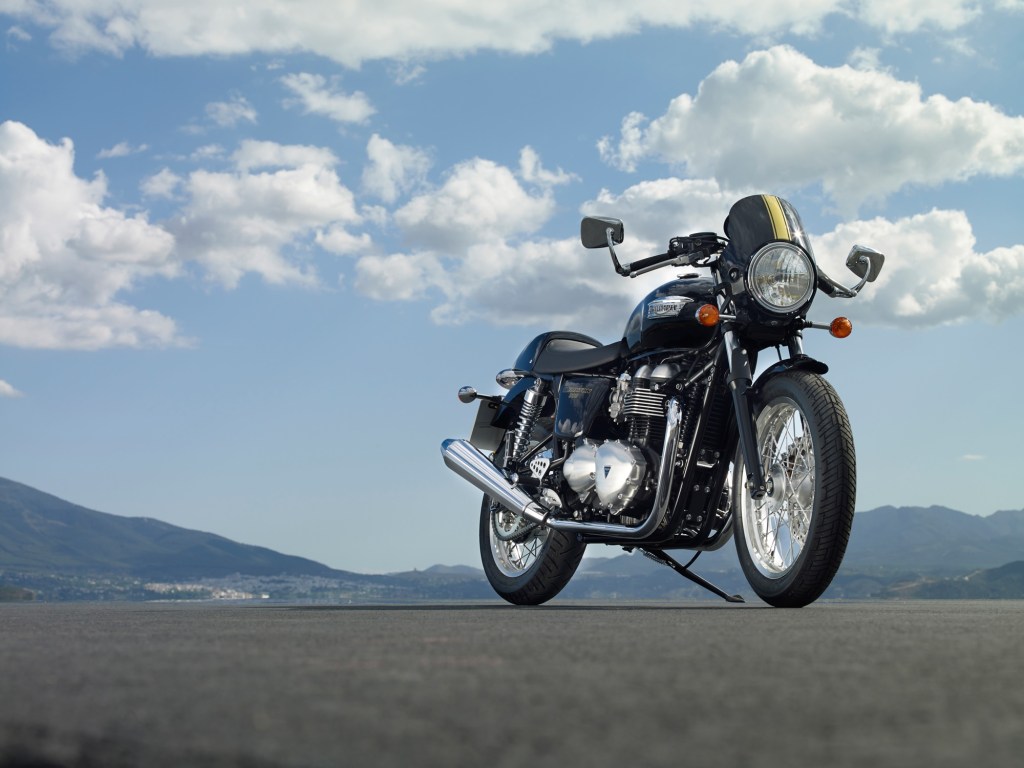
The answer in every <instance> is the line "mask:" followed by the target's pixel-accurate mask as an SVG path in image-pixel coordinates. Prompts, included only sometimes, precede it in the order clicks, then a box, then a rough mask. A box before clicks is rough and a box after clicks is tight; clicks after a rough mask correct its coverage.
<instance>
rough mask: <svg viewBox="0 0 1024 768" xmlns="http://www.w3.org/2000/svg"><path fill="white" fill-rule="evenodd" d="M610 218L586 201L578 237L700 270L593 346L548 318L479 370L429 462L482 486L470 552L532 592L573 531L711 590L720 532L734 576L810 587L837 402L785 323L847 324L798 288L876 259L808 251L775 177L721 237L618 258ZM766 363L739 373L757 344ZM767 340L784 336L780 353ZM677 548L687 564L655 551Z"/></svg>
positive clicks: (821, 367) (816, 584) (821, 553)
mask: <svg viewBox="0 0 1024 768" xmlns="http://www.w3.org/2000/svg"><path fill="white" fill-rule="evenodd" d="M624 232H625V229H624V225H623V223H622V222H621V221H620V220H618V219H614V218H603V217H586V218H584V219H583V221H582V224H581V227H580V237H581V240H582V244H583V246H584V247H585V248H602V249H603V248H607V249H608V251H609V252H610V254H611V260H612V264H613V266H614V268H615V271H616V272H617V273H618V274H619V275H621V276H623V277H630V278H634V277H637V276H639V275H642V274H646V273H648V272H650V271H652V270H655V269H660V268H664V267H682V268H705V269H707V270H708V271H709V273H710V274H704V275H700V274H697V273H693V272H687V273H685V274H681V275H679V276H678V277H676V278H675V279H673V280H670V281H669V282H667V283H665V284H664V285H662V286H661V287H659V288H657V289H656V290H654V291H652V292H651V293H650V294H648V295H647V297H646V298H644V299H643V301H642V302H641V303H640V304H639V306H637V307H636V309H635V310H634V311H633V313H632V314H631V315H630V317H629V319H628V321H627V323H626V328H625V332H624V333H623V337H622V339H621V340H619V341H617V342H615V343H614V344H610V345H603V344H601V342H599V341H598V340H596V339H594V338H591V337H589V336H586V335H584V334H580V333H574V332H569V331H550V332H547V333H542V334H540V335H539V336H537V337H536V338H535V339H533V340H532V341H531V342H530V343H529V344H527V345H526V347H525V349H524V350H523V351H522V353H521V354H520V355H519V357H518V359H517V360H516V361H515V363H514V365H513V366H512V367H511V368H508V369H506V370H503V371H501V372H500V373H498V375H497V377H496V380H497V383H498V384H499V385H500V386H501V387H502V388H503V389H505V390H507V392H506V393H505V394H504V395H503V396H498V395H483V394H480V393H478V392H477V391H476V390H475V389H474V388H473V387H463V388H462V389H461V390H459V399H460V400H461V401H462V402H464V403H473V402H477V403H478V409H477V413H476V419H475V422H474V425H473V429H472V432H471V434H470V437H469V439H468V440H464V439H450V440H445V441H444V442H443V443H442V446H441V452H442V455H443V458H444V461H445V463H446V465H447V466H448V467H449V468H450V469H452V470H454V471H455V472H456V473H457V474H458V475H460V476H461V477H463V478H464V479H466V480H468V481H469V482H470V483H472V484H473V485H474V486H476V487H477V488H478V489H480V490H481V491H483V493H484V498H483V503H482V505H481V510H480V551H481V555H482V559H483V567H484V572H485V573H486V576H487V579H488V581H489V582H490V584H491V586H492V587H493V588H494V590H495V592H496V593H497V594H498V595H500V596H501V597H502V598H504V599H505V600H507V601H508V602H510V603H514V604H520V605H537V604H541V603H544V602H546V601H548V600H550V599H551V598H553V597H554V596H555V595H557V594H558V593H559V592H560V591H561V590H562V588H563V587H564V586H565V585H566V584H567V583H568V582H569V580H570V578H571V577H572V575H573V574H574V573H575V571H576V569H577V567H578V565H579V563H580V560H581V558H582V557H583V553H584V550H585V549H586V546H587V545H588V544H607V545H615V546H621V547H624V548H625V549H626V550H627V551H633V550H639V551H640V552H642V553H643V554H644V555H647V556H648V557H650V558H652V559H653V560H655V561H657V562H660V563H662V564H664V565H667V566H669V567H671V568H673V569H674V570H675V571H677V572H678V573H679V574H680V575H682V576H684V577H686V578H688V579H690V580H692V581H694V582H695V583H697V584H700V585H701V586H702V587H705V588H707V589H709V590H710V591H712V592H713V593H715V594H716V595H718V596H720V597H722V598H724V599H726V600H728V601H730V602H743V599H742V597H740V596H739V595H731V594H728V593H727V592H725V591H724V590H722V589H720V588H719V587H717V586H716V585H714V584H712V583H711V582H709V581H707V580H706V579H704V578H702V577H701V576H699V575H698V574H696V573H694V572H693V571H692V570H690V566H691V565H692V564H693V562H694V561H695V560H696V558H697V557H698V556H699V555H700V554H701V552H704V551H710V550H716V549H718V548H720V547H722V546H723V545H725V544H726V543H727V542H728V541H729V539H730V538H733V539H734V540H735V544H736V552H737V555H738V557H739V562H740V566H741V568H742V570H743V574H744V576H745V577H746V579H747V581H748V583H749V584H750V587H751V588H752V589H753V591H754V592H755V593H756V594H757V595H758V597H760V598H761V599H762V600H764V601H765V602H767V603H769V604H770V605H773V606H779V607H802V606H805V605H808V604H809V603H812V602H813V601H815V600H816V599H817V598H818V597H820V596H821V594H822V593H823V592H824V591H825V589H826V588H827V587H828V585H829V584H830V583H831V581H832V578H833V577H834V576H835V574H836V571H837V570H838V569H839V566H840V564H841V562H842V559H843V555H844V553H845V550H846V544H847V541H848V539H849V535H850V530H851V527H852V524H853V514H854V501H855V495H856V458H855V454H854V443H853V433H852V431H851V429H850V422H849V418H848V417H847V414H846V410H845V408H844V406H843V403H842V401H841V400H840V399H839V396H838V395H837V394H836V391H835V389H834V388H833V387H832V386H831V384H830V383H829V382H828V381H827V380H826V379H825V378H824V374H825V373H826V372H827V371H828V367H827V366H826V365H825V364H824V363H822V362H819V361H818V360H816V359H814V358H812V357H810V356H808V355H807V354H806V353H805V352H804V345H803V332H804V331H805V330H808V329H825V330H828V331H829V332H830V333H831V334H832V336H834V337H837V338H845V337H847V336H849V334H850V332H851V330H852V325H851V323H850V321H849V320H847V319H846V318H845V317H838V318H836V319H835V320H833V321H832V322H831V323H830V324H829V325H823V324H819V323H814V322H810V321H809V320H808V319H807V312H808V309H809V308H810V306H811V304H812V302H813V301H814V299H815V297H816V295H817V292H818V291H821V292H822V293H824V294H826V295H828V296H831V297H836V298H853V297H855V296H856V295H857V294H858V293H859V292H860V291H861V289H862V288H863V287H864V286H865V285H866V284H867V283H869V282H873V281H874V280H875V279H876V278H877V277H878V275H879V272H880V271H881V269H882V265H883V263H884V260H885V257H884V256H883V255H882V254H881V253H879V252H878V251H875V250H873V249H871V248H867V247H865V246H860V245H855V246H853V248H852V250H851V251H850V254H849V257H848V259H847V261H846V266H847V267H848V268H849V269H850V270H851V271H852V272H853V273H854V274H855V275H856V276H857V277H858V278H860V281H859V282H858V283H857V284H856V285H854V286H852V287H845V286H843V285H841V284H840V283H838V282H836V281H835V280H833V279H832V278H830V277H829V276H828V275H826V274H825V273H824V272H823V271H822V269H821V267H820V266H819V265H818V264H817V263H816V262H815V259H814V255H813V251H812V250H811V244H810V242H809V240H808V238H807V235H806V233H805V231H804V228H803V225H802V223H801V221H800V217H799V214H798V213H797V211H796V209H795V208H794V207H793V206H792V205H791V204H790V203H788V202H787V201H786V200H783V199H782V198H779V197H776V196H774V195H753V196H750V197H745V198H743V199H741V200H739V201H738V202H736V203H735V204H734V205H733V206H732V208H731V209H730V211H729V215H728V217H727V218H726V220H725V224H724V232H725V236H724V237H722V236H719V235H718V234H716V233H713V232H698V233H695V234H691V235H688V236H680V237H673V238H671V240H670V241H669V246H668V251H667V252H665V253H662V254H658V255H655V256H651V257H649V258H644V259H640V260H638V261H634V262H633V263H631V264H625V265H623V264H621V263H620V262H619V258H618V254H617V253H616V251H615V246H616V245H619V244H621V243H622V242H623V238H624ZM769 348H775V349H776V350H777V352H778V358H779V359H778V361H777V362H773V363H772V364H770V365H768V366H767V367H765V369H764V370H763V372H761V373H760V374H759V375H758V376H757V377H756V380H755V378H754V371H755V370H756V366H757V358H758V355H759V353H761V352H763V351H765V350H767V349H769ZM784 352H785V354H784ZM674 550H689V551H692V552H694V555H693V557H692V559H690V560H689V562H687V563H686V564H682V563H680V562H679V561H678V560H676V559H675V558H673V557H672V556H671V555H670V554H669V552H671V551H674Z"/></svg>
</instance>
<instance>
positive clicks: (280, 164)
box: [166, 141, 361, 288]
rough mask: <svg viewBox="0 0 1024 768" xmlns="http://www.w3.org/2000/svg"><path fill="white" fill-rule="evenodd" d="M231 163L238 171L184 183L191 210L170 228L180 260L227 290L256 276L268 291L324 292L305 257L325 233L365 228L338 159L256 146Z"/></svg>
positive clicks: (302, 149) (246, 145)
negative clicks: (283, 286) (301, 288)
mask: <svg viewBox="0 0 1024 768" xmlns="http://www.w3.org/2000/svg"><path fill="white" fill-rule="evenodd" d="M232 157H233V160H234V162H235V166H236V169H235V170H234V171H230V172H212V171H207V170H199V171H195V172H193V173H191V174H189V176H188V177H187V178H186V179H184V180H183V181H182V184H181V192H182V194H183V195H184V196H185V199H186V203H185V204H184V206H183V208H182V210H181V212H180V215H178V216H176V217H175V218H174V219H172V220H170V221H168V222H167V223H166V227H167V229H168V230H169V231H170V232H172V233H173V234H174V236H175V239H176V243H177V253H178V254H179V256H180V258H182V259H187V260H189V261H193V262H195V263H198V264H199V265H201V266H202V268H203V269H204V270H205V272H206V274H207V277H208V278H209V279H211V280H213V281H215V282H218V283H220V284H221V285H223V286H225V287H227V288H233V287H235V286H236V285H237V284H238V282H239V281H240V280H241V278H242V277H243V276H245V275H246V274H250V273H252V274H256V275H259V276H260V277H262V279H264V280H266V281H267V282H269V283H277V284H280V283H297V284H302V285H310V286H311V285H316V284H318V282H319V281H318V278H317V275H316V271H315V269H314V268H313V266H312V264H311V263H310V262H309V260H308V259H307V258H305V257H304V254H306V253H308V251H309V249H310V247H311V245H312V244H314V243H315V242H316V240H317V237H318V236H320V237H324V235H323V233H324V232H325V231H329V230H330V229H331V228H332V227H338V226H344V225H345V224H357V223H359V222H360V221H361V217H360V215H359V213H358V212H357V210H356V207H355V199H354V196H353V194H352V192H351V191H350V190H349V189H348V188H347V187H346V186H345V185H343V184H342V183H341V180H340V179H339V178H338V175H337V173H336V172H335V170H334V168H333V166H334V164H335V163H336V162H337V160H336V158H335V157H334V155H333V154H332V153H331V152H329V151H328V150H325V149H321V148H318V147H309V146H300V145H279V144H275V143H273V142H251V141H250V142H243V143H242V145H241V146H240V147H239V149H238V151H237V152H235V154H234V155H233V156H232ZM256 168H262V169H273V170H261V171H260V172H253V169H256ZM328 242H330V237H329V234H328Z"/></svg>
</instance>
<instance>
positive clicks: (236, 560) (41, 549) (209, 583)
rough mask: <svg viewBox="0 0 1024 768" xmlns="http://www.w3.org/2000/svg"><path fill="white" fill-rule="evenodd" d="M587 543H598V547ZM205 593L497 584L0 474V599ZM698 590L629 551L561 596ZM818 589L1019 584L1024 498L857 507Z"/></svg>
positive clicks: (378, 593) (715, 569) (353, 593)
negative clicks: (331, 561) (58, 492)
mask: <svg viewBox="0 0 1024 768" xmlns="http://www.w3.org/2000/svg"><path fill="white" fill-rule="evenodd" d="M590 551H591V552H595V553H596V554H598V555H600V554H601V552H600V549H599V548H597V547H592V548H591V550H590ZM607 551H608V552H609V553H615V552H616V551H617V550H615V549H611V548H609V549H608V550H607ZM679 554H680V555H681V556H688V555H689V553H687V552H681V553H679ZM694 569H695V570H696V571H697V572H699V573H702V574H704V575H707V576H708V577H709V578H711V580H712V581H716V582H717V583H719V584H720V586H722V587H723V588H724V589H726V590H728V591H730V592H738V593H740V594H748V595H749V594H750V592H749V588H748V587H747V585H746V582H745V581H744V579H743V577H742V574H741V573H740V571H739V568H738V562H737V558H736V553H735V549H734V547H733V546H732V545H731V544H728V545H726V546H725V547H723V548H722V549H721V550H719V551H717V552H708V553H703V554H702V555H701V557H700V558H699V560H698V563H697V564H696V565H695V566H694ZM211 595H226V596H236V597H238V596H244V597H252V596H261V597H266V596H270V597H277V598H282V599H296V598H302V599H318V600H322V599H331V600H338V599H341V600H350V601H371V600H372V601H405V600H421V599H490V598H493V597H494V595H493V592H491V590H490V588H489V587H488V585H487V583H486V581H485V580H484V577H483V572H482V571H481V570H480V569H479V568H472V567H468V566H441V565H438V566H434V567H433V568H429V569H427V570H425V571H410V572H406V573H395V574H388V575H368V574H358V573H353V572H349V571H342V570H337V569H333V568H329V567H328V566H326V565H323V564H321V563H318V562H315V561H313V560H308V559H305V558H301V557H295V556H291V555H285V554H281V553H279V552H276V551H274V550H271V549H267V548H265V547H256V546H250V545H246V544H240V543H238V542H234V541H231V540H230V539H227V538H224V537H222V536H216V535H214V534H210V533H203V532H200V531H194V530H189V529H186V528H181V527H178V526H174V525H170V524H168V523H164V522H161V521H159V520H154V519H151V518H144V517H122V516H118V515H111V514H107V513H104V512H98V511H95V510H90V509H87V508H85V507H81V506H78V505H76V504H72V503H70V502H67V501H64V500H62V499H59V498H57V497H56V496H52V495H50V494H47V493H44V492H42V491H38V490H36V489H34V488H30V487H29V486H26V485H23V484H21V483H17V482H14V481H11V480H6V479H3V478H0V599H16V598H18V597H30V596H31V597H38V598H40V599H97V598H101V599H153V598H161V599H167V598H189V597H192V598H194V597H208V596H211ZM705 595H706V593H704V592H703V590H702V589H701V588H700V587H696V586H695V585H693V584H691V583H690V582H688V581H686V580H684V579H682V578H680V577H679V576H678V575H677V574H675V573H674V572H672V571H671V570H670V569H668V568H665V567H663V566H661V565H659V564H657V563H654V562H651V561H649V560H648V559H646V558H643V557H640V556H637V555H619V556H615V557H600V556H588V557H587V558H586V559H584V561H583V563H582V564H581V567H580V570H579V571H578V573H577V575H576V576H575V577H574V578H573V579H572V581H571V582H570V583H569V585H568V586H567V587H566V589H565V591H564V592H563V596H564V597H566V598H570V599H571V598H577V599H583V598H591V597H605V598H607V597H613V596H617V597H621V598H630V599H676V598H680V597H687V598H688V597H704V596H705ZM825 596H826V597H838V598H842V597H866V596H882V597H943V596H960V597H965V596H977V597H993V596H996V597H1012V596H1017V597H1024V510H1007V511H1001V512H996V513H994V514H992V515H988V516H986V517H979V516H976V515H968V514H965V513H963V512H958V511H956V510H953V509H948V508H946V507H938V506H932V507H927V508H923V507H880V508H878V509H874V510H870V511H866V512H860V513H858V514H857V516H856V518H855V520H854V529H853V534H852V536H851V538H850V544H849V547H848V549H847V553H846V557H845V559H844V562H843V567H842V568H841V569H840V572H839V574H838V575H837V576H836V579H835V581H834V582H833V585H832V587H831V588H830V590H829V592H827V593H826V595H825Z"/></svg>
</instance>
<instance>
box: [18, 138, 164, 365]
mask: <svg viewBox="0 0 1024 768" xmlns="http://www.w3.org/2000/svg"><path fill="white" fill-rule="evenodd" d="M106 192H107V185H106V179H105V178H104V177H103V176H102V174H100V175H97V176H96V177H95V178H94V179H93V180H92V181H85V180H83V179H81V178H79V177H78V176H76V175H75V172H74V148H73V145H72V143H71V141H70V140H69V139H64V140H62V141H61V142H60V143H59V144H49V143H48V142H46V141H44V140H43V139H41V138H39V137H38V136H37V135H36V134H35V133H34V132H33V131H32V130H31V129H30V128H29V127H27V126H25V125H23V124H21V123H16V122H13V121H8V122H4V123H0V199H2V200H3V201H4V204H3V205H2V206H0V344H9V345H13V346H21V347H42V348H51V349H56V348H63V349H70V348H75V349H98V348H101V347H110V346H145V345H165V344H176V343H182V339H181V338H180V337H179V335H178V331H177V328H176V327H175V324H174V321H173V320H171V319H170V318H167V317H165V316H163V315H161V314H159V313H157V312H153V311H148V310H141V309H137V308H135V307H133V306H130V305H128V304H125V303H122V301H121V300H120V297H122V296H123V295H124V294H125V293H127V292H129V291H130V290H131V289H132V288H133V287H134V286H135V285H137V284H138V283H139V282H141V281H143V280H145V279H147V278H152V277H164V278H167V277H174V276H175V275H177V274H179V265H178V263H177V262H176V260H175V259H174V257H173V255H172V251H173V246H174V241H173V238H172V237H171V235H169V234H168V233H167V232H165V231H163V230H162V229H160V228H159V227H156V226H154V225H152V224H150V223H149V222H148V221H146V219H145V218H144V217H143V216H135V217H127V216H125V214H124V213H122V212H121V211H118V210H115V209H113V208H110V207H106V206H104V205H103V201H104V198H105V197H106Z"/></svg>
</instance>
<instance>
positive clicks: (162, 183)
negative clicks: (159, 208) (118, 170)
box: [139, 168, 181, 200]
mask: <svg viewBox="0 0 1024 768" xmlns="http://www.w3.org/2000/svg"><path fill="white" fill-rule="evenodd" d="M180 185H181V177H180V176H179V175H178V174H176V173H175V172H174V171H172V170H171V169H170V168H162V169H161V170H159V171H158V172H157V173H154V174H153V175H152V176H147V177H146V178H145V179H143V180H142V183H141V184H139V189H140V190H141V191H142V194H143V196H144V197H158V198H164V199H167V200H171V199H173V198H174V196H175V193H176V192H177V190H178V187H179V186H180Z"/></svg>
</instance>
